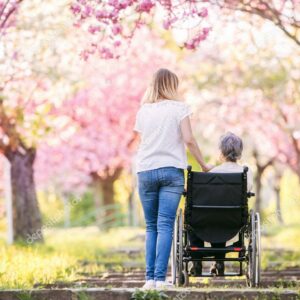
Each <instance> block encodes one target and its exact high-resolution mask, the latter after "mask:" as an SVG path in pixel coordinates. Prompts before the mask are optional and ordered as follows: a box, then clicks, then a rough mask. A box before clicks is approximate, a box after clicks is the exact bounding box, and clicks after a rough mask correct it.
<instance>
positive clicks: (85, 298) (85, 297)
mask: <svg viewBox="0 0 300 300" xmlns="http://www.w3.org/2000/svg"><path fill="white" fill-rule="evenodd" d="M77 296H78V300H90V299H91V297H89V296H88V295H87V294H86V293H85V292H79V293H78V294H77Z"/></svg>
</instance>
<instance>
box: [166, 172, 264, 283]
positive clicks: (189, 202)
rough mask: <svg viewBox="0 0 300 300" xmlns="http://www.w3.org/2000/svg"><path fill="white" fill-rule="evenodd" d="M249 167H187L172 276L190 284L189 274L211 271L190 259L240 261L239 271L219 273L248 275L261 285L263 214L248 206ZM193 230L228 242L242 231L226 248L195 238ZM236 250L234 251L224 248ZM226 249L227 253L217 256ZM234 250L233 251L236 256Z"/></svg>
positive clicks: (203, 237)
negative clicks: (193, 267)
mask: <svg viewBox="0 0 300 300" xmlns="http://www.w3.org/2000/svg"><path fill="white" fill-rule="evenodd" d="M247 171H248V168H247V167H244V169H243V172H241V173H203V172H194V171H192V168H191V166H188V169H187V188H186V191H185V192H184V196H185V198H186V199H185V207H184V213H183V211H182V209H180V210H179V212H178V213H177V216H176V220H175V225H174V234H173V245H172V252H171V270H172V282H173V284H176V285H177V286H188V285H189V277H213V276H215V275H213V274H210V273H204V272H203V271H202V270H201V273H200V274H196V275H195V274H192V273H191V272H190V271H189V268H188V266H189V262H201V264H202V262H203V261H216V262H218V261H223V262H224V263H226V262H229V261H230V262H237V263H238V265H239V268H238V271H237V272H225V273H224V274H221V275H217V276H225V277H227V276H244V275H246V276H245V277H246V284H247V285H248V286H249V287H258V286H259V283H260V264H261V262H260V261H261V241H260V240H261V229H260V216H259V213H257V212H256V213H255V212H254V211H253V210H250V211H248V198H250V197H252V196H254V195H255V194H254V193H249V192H247ZM190 234H194V235H196V236H197V238H199V239H200V240H201V241H204V242H208V243H226V242H227V241H229V240H230V239H232V238H234V237H236V236H238V241H237V242H234V243H233V244H232V245H231V246H225V247H224V248H215V247H207V246H205V244H204V243H203V244H204V246H203V245H201V246H200V247H199V246H197V245H193V244H191V241H190V238H189V236H190ZM229 253H235V254H234V255H230V257H225V255H226V254H229ZM218 254H223V257H225V258H216V257H215V255H217V256H220V255H218ZM232 256H235V257H232Z"/></svg>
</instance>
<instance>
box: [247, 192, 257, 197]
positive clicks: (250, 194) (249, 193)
mask: <svg viewBox="0 0 300 300" xmlns="http://www.w3.org/2000/svg"><path fill="white" fill-rule="evenodd" d="M254 196H255V193H252V192H248V193H247V197H248V198H250V197H254Z"/></svg>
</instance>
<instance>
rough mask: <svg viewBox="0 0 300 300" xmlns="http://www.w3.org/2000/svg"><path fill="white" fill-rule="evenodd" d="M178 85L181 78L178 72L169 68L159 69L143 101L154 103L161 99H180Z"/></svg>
mask: <svg viewBox="0 0 300 300" xmlns="http://www.w3.org/2000/svg"><path fill="white" fill-rule="evenodd" d="M178 85H179V80H178V77H177V75H176V74H174V73H173V72H171V71H169V70H168V69H159V70H158V71H156V72H155V73H154V75H153V78H152V82H151V85H150V86H149V87H148V88H147V90H146V92H145V94H144V97H143V99H142V103H154V102H157V101H158V100H159V99H167V100H178V92H177V89H178Z"/></svg>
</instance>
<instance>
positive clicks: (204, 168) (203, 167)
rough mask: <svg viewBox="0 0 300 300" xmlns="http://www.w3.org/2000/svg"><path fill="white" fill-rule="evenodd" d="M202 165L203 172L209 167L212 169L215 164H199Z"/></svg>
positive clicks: (208, 169)
mask: <svg viewBox="0 0 300 300" xmlns="http://www.w3.org/2000/svg"><path fill="white" fill-rule="evenodd" d="M201 167H202V170H203V171H204V172H208V171H210V170H211V169H213V168H214V167H215V166H214V165H211V164H205V165H203V166H201Z"/></svg>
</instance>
